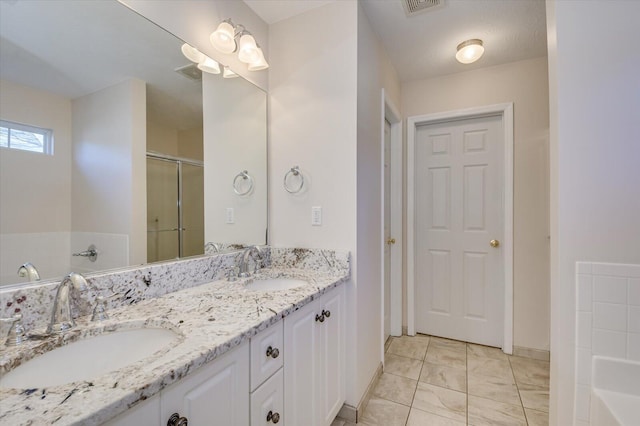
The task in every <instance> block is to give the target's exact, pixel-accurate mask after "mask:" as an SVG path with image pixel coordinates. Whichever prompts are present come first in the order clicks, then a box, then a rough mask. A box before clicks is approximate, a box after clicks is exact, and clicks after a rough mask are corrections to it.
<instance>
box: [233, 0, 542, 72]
mask: <svg viewBox="0 0 640 426" xmlns="http://www.w3.org/2000/svg"><path fill="white" fill-rule="evenodd" d="M244 1H245V3H247V4H248V5H249V7H251V8H252V9H253V10H254V11H255V12H256V13H257V14H258V15H259V16H260V17H261V18H262V19H263V20H264V21H266V22H267V23H268V24H272V23H274V22H277V21H280V20H282V19H286V18H289V17H291V16H295V15H297V14H300V13H302V12H305V11H307V10H310V9H313V8H315V7H319V6H323V5H324V4H326V3H330V2H329V1H320V0H244ZM337 1H341V0H337ZM359 2H360V4H361V5H362V7H363V8H364V11H365V14H366V15H367V17H368V18H369V21H370V22H371V24H372V27H373V29H374V31H375V32H376V33H377V34H378V37H379V38H380V40H381V41H382V43H383V44H384V46H385V49H386V51H387V53H388V55H389V57H390V59H391V62H392V63H393V64H394V66H395V67H396V69H397V71H398V75H399V77H400V80H401V81H411V80H419V79H423V78H429V77H435V76H440V75H446V74H453V73H457V72H461V71H468V70H472V69H477V68H482V67H489V66H493V65H499V64H504V63H507V62H513V61H519V60H523V59H528V58H535V57H540V56H545V55H546V54H547V39H546V33H547V29H546V17H545V1H544V0H443V2H444V5H443V6H440V7H437V8H434V9H433V10H430V11H424V12H421V13H418V14H415V15H413V16H411V17H407V16H406V14H405V11H404V8H403V6H402V0H359ZM471 38H480V39H482V40H483V41H484V46H485V54H484V56H483V57H482V58H481V59H480V60H479V61H478V62H476V63H474V64H470V65H462V64H460V63H458V62H457V61H456V60H455V53H456V46H458V44H459V43H461V42H462V41H464V40H468V39H471Z"/></svg>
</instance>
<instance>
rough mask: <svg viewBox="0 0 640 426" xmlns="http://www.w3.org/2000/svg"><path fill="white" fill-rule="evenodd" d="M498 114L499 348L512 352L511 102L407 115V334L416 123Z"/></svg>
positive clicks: (411, 310) (411, 325) (410, 325)
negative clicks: (501, 173)
mask: <svg viewBox="0 0 640 426" xmlns="http://www.w3.org/2000/svg"><path fill="white" fill-rule="evenodd" d="M485 115H500V116H501V118H502V128H503V132H504V192H503V209H504V213H503V214H504V229H503V230H504V235H503V242H502V247H503V250H502V253H503V265H504V324H503V326H504V334H503V341H502V350H503V351H504V352H505V353H507V354H511V353H512V352H513V144H514V141H513V102H508V103H502V104H495V105H487V106H482V107H474V108H466V109H458V110H453V111H446V112H440V113H435V114H426V115H417V116H411V117H408V118H407V271H406V273H407V334H409V335H410V336H413V335H415V334H416V329H415V269H414V268H415V265H414V263H415V262H414V261H415V258H414V256H415V241H414V240H415V238H414V232H415V226H416V224H415V181H414V178H415V161H413V159H414V156H415V137H416V127H417V126H418V125H424V124H432V123H435V122H438V121H444V120H447V121H448V120H457V119H467V118H474V117H479V116H485Z"/></svg>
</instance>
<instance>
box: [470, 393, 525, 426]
mask: <svg viewBox="0 0 640 426" xmlns="http://www.w3.org/2000/svg"><path fill="white" fill-rule="evenodd" d="M468 423H469V425H470V426H527V420H526V419H525V417H524V410H523V409H522V406H521V405H512V404H505V403H504V402H498V401H493V400H491V399H485V398H480V397H477V396H473V395H469V421H468Z"/></svg>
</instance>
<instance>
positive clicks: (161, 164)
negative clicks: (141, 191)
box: [147, 157, 180, 262]
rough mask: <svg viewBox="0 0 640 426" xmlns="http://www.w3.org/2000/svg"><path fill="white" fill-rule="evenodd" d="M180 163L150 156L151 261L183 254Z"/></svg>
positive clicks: (148, 176)
mask: <svg viewBox="0 0 640 426" xmlns="http://www.w3.org/2000/svg"><path fill="white" fill-rule="evenodd" d="M178 174H179V166H178V163H177V162H175V161H168V160H161V159H156V158H149V157H147V262H157V261H160V260H167V259H175V258H177V257H179V256H180V235H179V234H180V233H179V224H180V212H179V204H178V195H179V194H178V193H179V190H178V188H179V179H178Z"/></svg>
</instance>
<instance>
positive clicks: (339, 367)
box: [318, 287, 345, 426]
mask: <svg viewBox="0 0 640 426" xmlns="http://www.w3.org/2000/svg"><path fill="white" fill-rule="evenodd" d="M343 292H344V288H343V287H339V288H337V289H335V290H332V291H331V292H329V293H327V294H326V295H325V296H324V297H323V298H322V299H321V303H322V311H323V312H325V320H324V322H323V323H322V325H321V328H322V333H321V336H322V344H321V346H320V350H321V351H322V366H321V368H319V369H318V373H319V374H320V375H321V376H322V377H321V378H320V379H319V381H320V383H322V387H321V389H322V392H323V395H322V398H320V400H319V401H320V403H321V404H322V407H321V415H322V425H323V426H329V425H330V424H331V423H332V422H333V420H334V419H335V417H336V415H337V414H338V411H340V408H341V407H342V404H343V403H344V400H345V377H344V376H345V375H344V365H345V362H344V359H345V340H344V297H343Z"/></svg>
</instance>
